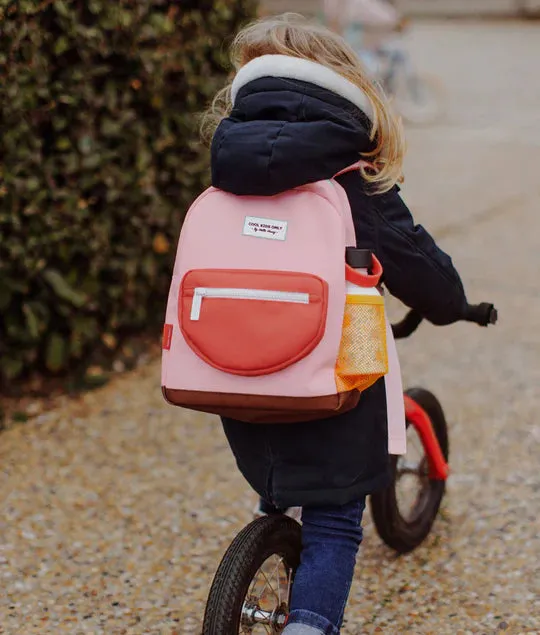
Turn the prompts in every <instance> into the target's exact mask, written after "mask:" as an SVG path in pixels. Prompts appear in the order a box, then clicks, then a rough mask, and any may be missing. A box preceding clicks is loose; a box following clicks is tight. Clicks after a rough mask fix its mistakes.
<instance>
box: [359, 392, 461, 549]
mask: <svg viewBox="0 0 540 635" xmlns="http://www.w3.org/2000/svg"><path fill="white" fill-rule="evenodd" d="M406 394H407V395H408V396H409V397H411V398H412V399H414V401H416V402H417V403H418V404H419V405H420V406H421V407H422V408H423V409H424V410H425V411H426V412H427V414H428V415H429V417H430V419H431V423H432V425H433V429H434V431H435V434H436V436H437V439H438V441H439V444H440V446H441V450H442V452H443V454H444V457H445V459H446V460H447V461H448V453H449V447H448V429H447V425H446V419H445V416H444V412H443V409H442V407H441V404H440V403H439V401H438V400H437V398H436V397H435V396H434V395H433V394H432V393H430V392H429V391H427V390H424V389H423V388H411V389H410V390H408V391H407V393H406ZM391 460H392V475H393V479H392V483H391V484H390V486H389V487H388V488H386V489H384V490H381V491H380V492H376V493H375V494H373V495H372V496H371V501H370V506H371V515H372V518H373V522H374V524H375V528H376V529H377V533H378V534H379V536H380V537H381V539H382V540H383V541H384V542H385V543H386V544H387V545H388V546H389V547H391V548H392V549H395V550H396V551H397V552H398V553H407V552H409V551H412V550H413V549H416V547H418V546H419V545H420V544H421V543H422V542H423V541H424V540H425V538H426V537H427V536H428V534H429V532H430V531H431V528H432V526H433V523H434V521H435V518H436V516H437V514H438V512H439V507H440V505H441V501H442V498H443V496H444V492H445V487H446V483H445V481H440V480H435V479H430V478H428V477H426V486H425V488H424V490H423V493H422V496H421V497H420V498H419V499H418V500H417V502H416V507H415V508H414V509H415V510H416V514H412V515H411V517H410V518H405V517H404V516H403V515H402V513H401V511H400V509H399V504H398V499H397V492H396V481H397V479H396V477H397V468H398V457H396V456H393V457H392V459H391Z"/></svg>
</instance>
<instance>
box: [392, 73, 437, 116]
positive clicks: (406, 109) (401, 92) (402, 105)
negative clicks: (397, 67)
mask: <svg viewBox="0 0 540 635" xmlns="http://www.w3.org/2000/svg"><path fill="white" fill-rule="evenodd" d="M392 97H393V103H394V106H395V108H396V110H397V112H398V113H399V114H400V115H401V116H402V117H403V119H404V121H405V122H407V123H410V124H413V125H418V126H421V125H429V124H433V123H435V122H437V121H438V120H440V119H441V118H442V116H443V114H444V92H443V89H442V86H441V84H440V82H439V81H438V80H437V79H436V78H435V77H431V76H429V75H417V74H405V73H403V74H400V75H399V76H398V77H396V78H395V79H394V81H393V86H392Z"/></svg>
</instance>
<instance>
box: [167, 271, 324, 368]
mask: <svg viewBox="0 0 540 635" xmlns="http://www.w3.org/2000/svg"><path fill="white" fill-rule="evenodd" d="M327 305H328V285H327V283H326V282H325V281H324V280H322V279H321V278H318V277H317V276H313V275H311V274H307V273H294V272H287V271H251V270H224V269H197V270H194V271H189V272H188V273H186V275H185V276H184V279H183V280H182V287H181V290H180V298H179V306H178V314H179V322H180V326H181V328H182V333H183V335H184V338H185V339H186V342H187V343H188V344H189V346H190V347H191V348H192V349H193V351H194V352H195V353H196V354H197V355H198V356H199V357H200V358H201V359H204V361H205V362H207V363H208V364H210V365H211V366H214V368H217V369H219V370H222V371H224V372H227V373H232V374H235V375H248V376H255V375H268V374H270V373H275V372H276V371H278V370H282V369H284V368H287V366H290V365H291V364H294V363H295V362H297V361H299V360H300V359H302V358H303V357H305V356H306V355H308V354H309V353H310V352H311V351H312V350H313V349H314V348H315V346H317V344H318V343H319V342H320V340H321V338H322V336H323V334H324V330H325V326H326V312H327Z"/></svg>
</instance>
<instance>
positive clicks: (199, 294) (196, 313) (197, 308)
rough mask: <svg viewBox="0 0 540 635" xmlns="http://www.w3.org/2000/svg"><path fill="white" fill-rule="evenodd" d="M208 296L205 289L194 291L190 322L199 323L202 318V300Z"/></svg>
mask: <svg viewBox="0 0 540 635" xmlns="http://www.w3.org/2000/svg"><path fill="white" fill-rule="evenodd" d="M205 295H206V293H205V289H201V288H197V289H195V290H194V291H193V302H192V303H191V315H190V316H189V317H190V320H191V321H192V322H197V320H199V319H200V317H201V305H202V299H203V298H204V296H205Z"/></svg>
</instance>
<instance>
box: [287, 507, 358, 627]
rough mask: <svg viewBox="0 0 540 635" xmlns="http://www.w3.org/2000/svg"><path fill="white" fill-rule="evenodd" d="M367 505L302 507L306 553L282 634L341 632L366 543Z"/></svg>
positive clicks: (298, 573) (303, 540)
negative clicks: (357, 563)
mask: <svg viewBox="0 0 540 635" xmlns="http://www.w3.org/2000/svg"><path fill="white" fill-rule="evenodd" d="M365 506H366V501H365V498H364V499H362V500H359V501H356V502H354V503H349V504H348V505H343V506H327V507H304V509H303V510H302V557H301V562H300V566H299V567H298V570H297V572H296V576H295V578H294V584H293V588H292V597H291V612H290V614H289V620H288V622H287V626H286V627H285V630H284V631H283V635H338V634H339V629H340V628H341V623H342V622H343V614H344V612H345V606H346V604H347V599H348V597H349V591H350V588H351V583H352V579H353V574H354V565H355V561H356V554H357V552H358V547H359V546H360V543H361V542H362V526H361V523H362V513H363V511H364V509H365Z"/></svg>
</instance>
